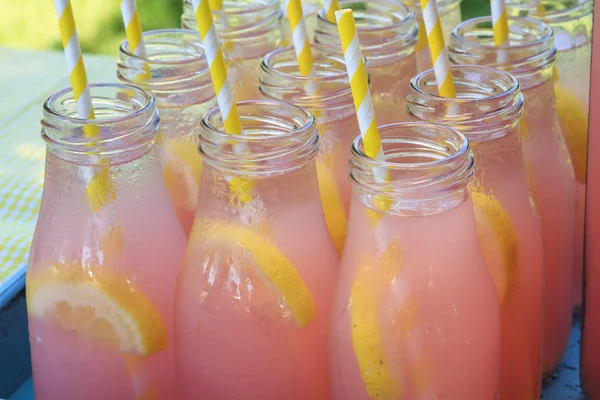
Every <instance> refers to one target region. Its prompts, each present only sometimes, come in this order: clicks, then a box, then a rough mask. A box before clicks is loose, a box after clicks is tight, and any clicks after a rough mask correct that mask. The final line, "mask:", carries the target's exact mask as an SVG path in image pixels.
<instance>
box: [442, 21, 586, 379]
mask: <svg viewBox="0 0 600 400" xmlns="http://www.w3.org/2000/svg"><path fill="white" fill-rule="evenodd" d="M509 28H510V32H511V34H510V36H509V39H510V44H509V45H506V46H495V45H494V39H493V31H492V28H491V21H490V17H483V18H474V19H471V20H468V21H465V22H462V23H461V24H460V25H458V26H457V27H456V28H455V29H454V31H453V32H452V36H451V38H450V44H449V55H450V59H451V61H453V62H454V63H456V64H483V65H490V66H495V67H497V68H500V69H503V70H505V71H507V72H510V73H512V74H513V75H514V76H515V77H516V78H517V79H518V80H519V83H520V85H521V90H522V92H523V96H524V98H525V106H524V116H523V119H522V120H521V138H522V141H523V156H524V161H525V169H526V171H527V178H528V181H529V185H530V188H531V194H532V195H533V200H534V202H535V205H536V208H537V211H538V213H539V215H540V222H541V227H542V239H543V242H544V328H543V332H544V339H543V343H544V345H543V351H542V354H543V364H542V372H543V374H544V376H548V375H549V374H551V373H552V372H553V371H554V370H555V369H556V367H557V366H558V364H559V362H560V360H561V358H562V356H563V354H564V352H565V349H566V347H567V343H568V341H569V334H570V331H571V315H572V308H573V307H572V294H571V292H572V289H573V257H574V256H573V232H574V226H575V176H574V172H573V165H572V164H571V159H570V157H569V152H568V150H567V147H566V144H565V142H564V139H563V137H562V135H561V131H560V124H559V121H558V116H557V114H556V110H555V107H554V81H553V79H552V76H553V75H552V70H553V66H554V61H555V58H556V48H555V47H554V35H553V32H552V29H551V28H550V27H549V26H548V25H546V24H545V23H543V22H541V21H538V20H534V19H529V18H511V19H510V20H509ZM500 51H502V52H504V54H506V55H507V57H508V61H506V62H504V63H498V62H497V60H498V53H499V52H500Z"/></svg>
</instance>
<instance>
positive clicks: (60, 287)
mask: <svg viewBox="0 0 600 400" xmlns="http://www.w3.org/2000/svg"><path fill="white" fill-rule="evenodd" d="M27 311H28V312H29V314H30V315H32V316H34V317H38V318H44V319H51V320H56V321H58V323H60V325H61V326H62V327H63V328H65V329H67V330H70V331H74V332H76V333H77V334H79V335H80V336H82V337H84V338H86V339H89V340H92V341H96V342H98V343H101V344H102V345H104V346H106V347H108V348H109V349H112V350H116V351H120V352H123V353H131V354H139V355H148V354H152V353H156V352H158V351H161V350H164V349H165V348H166V347H167V330H166V327H165V324H164V322H163V320H162V318H161V315H160V313H159V312H158V310H157V309H156V308H155V307H154V305H153V304H152V302H151V301H150V300H149V299H148V298H147V297H146V296H144V294H143V293H141V292H140V291H139V290H138V289H136V288H135V287H134V286H133V285H132V283H131V282H130V281H129V280H128V279H127V278H125V277H123V276H121V275H118V274H116V273H115V272H113V271H110V270H107V269H106V268H101V267H97V266H89V267H88V266H82V265H80V264H79V265H77V264H73V265H57V266H54V267H50V268H45V269H44V270H41V271H38V272H33V273H32V274H31V275H29V276H28V278H27Z"/></svg>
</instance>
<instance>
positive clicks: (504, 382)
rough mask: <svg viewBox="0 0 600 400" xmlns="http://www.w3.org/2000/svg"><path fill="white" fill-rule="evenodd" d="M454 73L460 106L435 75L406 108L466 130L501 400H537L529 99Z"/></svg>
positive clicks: (536, 253) (471, 69)
mask: <svg viewBox="0 0 600 400" xmlns="http://www.w3.org/2000/svg"><path fill="white" fill-rule="evenodd" d="M451 71H452V75H453V77H454V84H455V86H456V95H457V98H456V99H449V98H444V97H440V96H438V94H437V85H436V80H435V74H434V71H433V70H428V71H425V72H422V73H421V74H419V75H417V76H416V77H415V78H413V80H412V81H411V93H410V95H409V96H408V105H407V109H408V111H409V113H410V114H411V115H412V116H413V117H414V118H415V119H417V120H423V121H425V122H429V123H435V124H441V125H447V126H450V127H453V128H455V129H457V130H459V131H460V132H461V133H463V134H464V135H465V136H466V137H467V139H469V142H470V143H471V148H472V151H473V155H474V157H475V168H474V173H473V175H474V179H473V182H472V183H471V192H472V199H473V206H474V207H475V208H474V213H475V222H476V226H477V233H478V237H479V242H480V246H481V249H482V251H483V255H484V258H485V261H486V264H487V267H488V269H489V271H490V273H491V275H492V278H493V280H494V283H495V286H496V292H497V294H498V301H499V304H500V339H501V346H500V350H501V351H500V361H501V367H500V372H501V374H500V377H501V379H500V398H502V399H525V398H528V399H534V398H535V399H537V398H539V397H540V394H541V369H542V367H541V363H542V290H543V280H544V271H543V267H544V248H543V244H542V232H541V228H540V220H539V216H538V215H537V212H536V210H535V208H534V206H533V200H532V197H531V193H530V191H529V187H528V184H527V177H526V173H525V164H524V162H523V155H522V153H523V151H522V146H521V138H520V136H519V121H520V119H521V116H522V113H523V95H522V94H521V90H520V88H519V83H518V81H517V79H516V78H514V77H513V76H512V75H511V74H509V73H507V72H504V71H502V70H499V69H495V68H490V67H483V66H470V65H461V66H454V67H452V69H451Z"/></svg>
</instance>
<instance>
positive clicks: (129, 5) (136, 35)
mask: <svg viewBox="0 0 600 400" xmlns="http://www.w3.org/2000/svg"><path fill="white" fill-rule="evenodd" d="M121 14H123V23H124V24H125V34H126V35H127V41H128V42H129V51H130V52H131V54H135V55H136V56H138V57H141V58H146V46H145V44H144V37H143V36H142V24H141V23H140V16H139V14H138V10H137V7H136V5H135V0H121Z"/></svg>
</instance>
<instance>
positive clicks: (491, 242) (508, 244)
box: [471, 190, 519, 306]
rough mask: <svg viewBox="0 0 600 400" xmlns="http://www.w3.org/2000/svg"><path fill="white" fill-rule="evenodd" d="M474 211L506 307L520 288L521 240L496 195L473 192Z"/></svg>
mask: <svg viewBox="0 0 600 400" xmlns="http://www.w3.org/2000/svg"><path fill="white" fill-rule="evenodd" d="M471 198H472V199H473V211H474V215H475V221H476V224H475V226H476V230H477V236H478V238H479V245H480V246H481V250H482V252H483V258H484V259H485V263H486V265H487V268H488V271H489V272H490V275H491V276H492V280H493V281H494V286H495V287H496V294H497V296H498V304H500V306H502V304H503V303H504V300H505V299H506V297H507V295H508V294H509V292H510V291H511V290H513V289H514V288H515V287H516V285H517V277H518V273H519V240H518V237H517V232H516V231H515V228H514V226H513V224H512V221H511V220H510V216H509V215H508V213H507V212H506V210H505V209H504V208H503V207H502V204H501V203H500V201H498V199H497V198H496V197H495V196H493V195H489V196H488V195H486V194H485V193H483V192H482V191H479V190H473V191H472V192H471Z"/></svg>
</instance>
